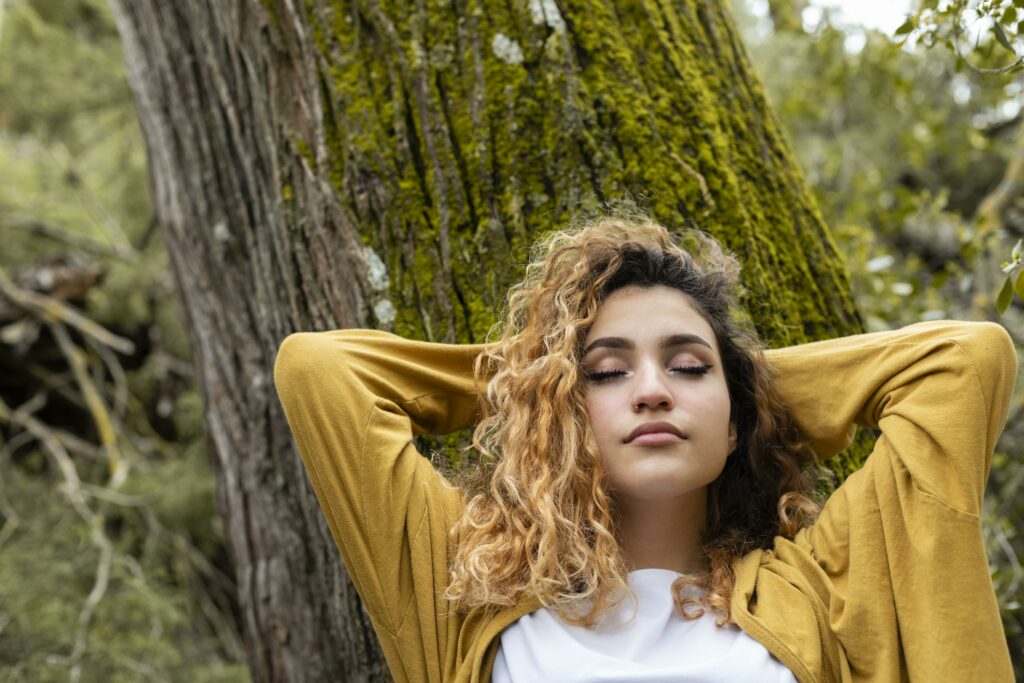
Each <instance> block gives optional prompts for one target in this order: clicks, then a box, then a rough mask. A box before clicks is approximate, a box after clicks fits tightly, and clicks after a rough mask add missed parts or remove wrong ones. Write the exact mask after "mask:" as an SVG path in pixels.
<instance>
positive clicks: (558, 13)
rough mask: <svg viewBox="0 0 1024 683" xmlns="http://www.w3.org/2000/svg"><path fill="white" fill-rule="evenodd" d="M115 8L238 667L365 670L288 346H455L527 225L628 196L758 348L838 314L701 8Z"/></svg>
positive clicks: (368, 0)
mask: <svg viewBox="0 0 1024 683" xmlns="http://www.w3.org/2000/svg"><path fill="white" fill-rule="evenodd" d="M111 1H112V6H113V9H114V13H115V16H116V18H117V23H118V27H119V30H120V32H121V34H122V37H123V39H124V45H125V59H126V63H127V66H128V72H129V78H130V81H131V84H132V88H133V90H134V92H135V96H136V100H137V103H138V109H139V116H140V119H141V122H142V128H143V131H144V135H145V139H146V143H147V147H148V152H149V163H150V175H151V184H152V191H153V195H154V204H155V206H156V211H157V219H158V220H159V224H160V225H161V226H162V227H163V231H164V234H165V238H166V241H167V246H168V249H169V251H170V255H171V262H172V264H173V269H174V275H175V278H176V281H177V284H178V286H179V289H180V292H181V297H182V302H183V307H184V311H185V317H186V320H187V324H188V326H189V331H190V335H191V339H192V343H193V349H194V360H195V364H196V367H197V372H198V376H199V378H200V382H201V385H202V391H203V396H204V399H205V410H206V424H207V428H208V430H209V434H210V439H211V442H212V449H213V453H214V454H215V456H214V457H215V472H216V476H217V492H218V508H219V512H220V514H221V515H222V517H223V520H224V524H225V530H226V534H227V537H228V539H229V543H230V546H231V552H232V558H233V562H234V567H235V571H236V577H237V581H238V591H239V593H238V597H239V605H240V612H241V618H242V621H243V631H244V634H245V638H246V642H247V647H248V656H249V665H250V668H251V670H252V673H253V678H254V680H257V681H321V680H338V681H341V680H344V681H371V680H372V681H378V680H388V675H387V671H386V668H385V666H384V663H383V659H382V657H381V655H380V650H379V647H378V646H377V644H376V638H375V636H374V634H373V632H372V628H371V625H370V622H369V620H368V618H367V617H366V615H365V613H363V611H362V610H361V607H360V603H359V600H358V597H357V596H356V594H355V593H354V591H353V589H352V587H351V584H350V583H349V582H348V579H347V574H346V573H345V571H344V568H343V566H342V563H341V560H340V556H339V554H338V552H337V550H336V548H335V547H334V544H333V542H332V539H331V537H330V533H329V531H328V529H327V526H326V524H325V522H324V520H323V517H322V515H321V513H320V509H319V506H318V504H317V501H316V499H315V497H314V496H313V494H312V491H311V489H310V487H309V486H308V483H307V481H306V477H305V473H304V472H303V470H302V465H301V461H300V459H299V458H298V456H297V454H296V452H295V450H294V448H293V446H292V442H291V439H290V437H289V432H288V428H287V425H286V423H285V420H284V417H283V414H282V412H281V409H280V407H279V406H278V404H277V402H276V399H275V397H274V392H273V387H272V386H271V370H272V365H273V360H274V353H275V350H276V348H277V346H278V344H279V342H280V341H281V340H282V339H283V338H284V337H285V336H286V335H287V334H288V333H290V332H293V331H296V330H324V329H330V328H336V327H352V326H369V327H379V328H383V329H389V330H393V331H395V332H397V333H399V334H402V335H406V336H409V337H415V338H422V339H431V340H437V341H470V340H479V339H481V338H482V336H483V335H484V333H485V332H486V331H487V330H488V328H489V327H490V326H491V324H492V323H493V322H494V320H495V319H496V315H497V311H498V310H499V309H500V307H501V304H502V301H503V298H504V293H505V291H506V289H507V287H508V285H509V284H511V283H512V282H514V281H515V280H517V279H518V278H519V277H520V276H521V272H522V265H523V263H524V261H525V259H526V250H527V248H528V245H529V244H530V243H531V242H532V241H533V239H534V238H535V237H536V236H537V235H538V234H540V233H543V232H545V231H547V230H550V229H552V228H555V227H558V226H561V225H564V224H565V223H566V221H568V220H569V219H570V218H572V217H574V216H579V215H586V214H589V213H593V212H594V211H596V210H599V209H600V208H601V206H602V203H603V202H606V201H613V200H616V199H618V198H621V197H624V196H627V197H631V198H632V199H633V200H634V201H637V202H639V203H641V204H642V205H644V206H645V207H646V208H647V209H648V210H649V211H650V212H651V213H652V214H653V215H654V217H655V218H656V219H657V220H659V221H661V222H663V223H665V224H667V225H670V226H684V225H689V226H698V227H701V228H703V229H706V230H708V231H710V232H711V233H713V234H715V235H716V236H717V237H718V238H719V239H721V240H722V241H723V242H724V243H725V244H726V246H727V247H729V248H731V249H732V250H734V251H735V252H736V253H737V254H738V255H739V256H740V257H741V260H742V261H743V264H744V269H745V282H746V285H747V288H748V295H747V296H746V299H745V303H746V306H747V310H748V312H749V314H750V316H751V318H752V320H753V321H754V323H755V325H756V326H757V327H758V329H759V330H760V331H761V333H762V335H763V336H764V337H765V339H766V340H767V341H768V342H769V343H770V344H773V345H780V344H787V343H796V342H800V341H805V340H809V339H814V338H821V337H826V336H835V335H838V334H843V333H852V332H856V331H859V330H860V329H861V327H860V320H859V317H858V315H857V312H856V310H855V309H854V306H853V304H852V301H851V298H850V296H849V288H848V284H847V279H846V276H845V273H844V270H843V266H842V264H841V262H840V260H839V258H838V256H837V254H836V251H835V248H834V246H833V243H832V241H831V238H830V237H829V234H828V231H827V229H826V227H825V225H824V224H823V222H822V219H821V216H820V214H819V212H818V210H817V208H816V206H815V204H814V201H813V199H812V197H811V194H810V192H809V191H808V188H807V186H806V184H805V182H804V180H803V178H802V176H801V174H800V172H799V170H798V168H797V167H796V164H795V163H794V161H793V158H792V155H791V153H790V151H789V149H788V146H787V144H786V142H785V140H784V136H783V134H782V132H781V129H780V126H779V125H778V123H777V121H776V119H775V116H774V114H773V113H772V112H771V110H770V108H769V107H768V105H767V103H766V102H765V98H764V93H763V91H762V88H761V85H760V83H759V81H758V79H757V77H756V75H755V74H754V73H753V71H752V69H751V67H750V64H749V63H748V60H747V57H746V55H745V53H744V50H743V46H742V45H741V44H740V42H739V38H738V34H737V31H736V29H735V27H734V26H733V24H732V22H731V20H730V18H729V16H728V14H727V12H726V10H725V9H724V8H723V6H722V5H721V4H719V3H718V2H714V1H713V0H677V1H676V2H657V1H653V0H651V1H640V0H626V1H614V2H613V0H590V1H580V0H516V1H515V2H507V3H498V2H491V3H486V4H481V3H479V2H476V1H467V0H450V1H448V2H435V1H433V0H416V1H414V2H382V1H381V0H351V1H348V2H342V1H338V0H306V2H298V1H297V0H265V1H264V2H262V3H260V2H255V1H254V0H223V1H218V2H204V1H201V0H176V1H175V2H163V1H161V0H111Z"/></svg>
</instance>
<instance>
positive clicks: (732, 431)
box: [729, 422, 736, 455]
mask: <svg viewBox="0 0 1024 683" xmlns="http://www.w3.org/2000/svg"><path fill="white" fill-rule="evenodd" d="M735 450H736V423H735V422H730V423H729V455H732V454H733V452H734V451H735Z"/></svg>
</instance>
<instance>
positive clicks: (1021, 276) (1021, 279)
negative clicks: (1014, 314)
mask: <svg viewBox="0 0 1024 683" xmlns="http://www.w3.org/2000/svg"><path fill="white" fill-rule="evenodd" d="M1013 291H1014V293H1015V294H1016V295H1017V296H1018V297H1019V298H1021V299H1024V270H1022V271H1020V272H1019V273H1017V279H1016V281H1014V283H1013Z"/></svg>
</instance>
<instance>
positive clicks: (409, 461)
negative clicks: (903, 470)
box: [274, 330, 483, 681]
mask: <svg viewBox="0 0 1024 683" xmlns="http://www.w3.org/2000/svg"><path fill="white" fill-rule="evenodd" d="M482 348H483V347H482V346H474V345H448V344H432V343H426V342H417V341H410V340H406V339H402V338H400V337H397V336H395V335H392V334H388V333H385V332H379V331H374V330H338V331H332V332H317V333H297V334H293V335H291V336H289V337H288V338H287V339H285V340H284V342H283V343H282V344H281V347H280V349H279V351H278V355H277V360H276V362H275V366H274V382H275V385H276V389H277V392H278V396H279V397H280V399H281V404H282V406H283V407H284V412H285V416H286V417H287V420H288V424H289V426H290V427H291V430H292V433H293V435H294V437H295V442H296V444H297V445H298V450H299V453H300V454H301V456H302V460H303V463H304V464H305V467H306V471H307V473H308V475H309V480H310V482H311V483H312V485H313V489H314V491H315V492H316V495H317V499H318V500H319V502H320V506H321V507H322V508H323V511H324V515H325V516H326V518H327V522H328V525H329V526H330V530H331V533H332V535H333V537H334V540H335V542H336V544H337V545H338V548H339V549H340V550H341V555H342V558H343V559H344V562H345V567H346V569H347V570H348V572H349V575H350V576H351V577H352V581H353V584H354V585H355V587H356V589H357V591H358V592H359V595H360V597H361V598H362V600H363V604H364V606H365V607H366V610H367V612H368V614H369V615H370V617H371V619H372V620H373V623H374V626H375V628H376V629H377V633H378V635H379V636H380V638H381V645H382V646H383V648H384V650H385V654H386V655H387V656H388V664H389V666H390V667H391V669H392V673H393V674H394V675H395V677H396V679H398V680H403V679H405V680H424V681H426V680H436V679H437V676H439V675H440V671H441V670H442V665H443V663H442V662H440V661H438V657H439V653H440V652H443V651H444V650H443V647H442V646H443V645H444V642H443V641H444V639H445V638H446V634H445V633H444V628H443V623H444V622H443V620H442V619H441V616H439V615H442V614H443V613H444V612H445V611H446V610H445V606H444V605H443V604H440V603H437V604H435V602H436V601H437V599H438V591H439V590H443V589H444V587H445V586H446V584H447V567H446V565H447V552H448V547H447V530H448V528H449V527H450V522H451V521H452V519H453V517H454V516H455V515H457V514H459V513H460V511H461V498H460V496H459V494H458V492H457V491H454V490H452V489H447V488H445V487H444V482H443V478H442V476H441V475H440V474H439V473H438V472H437V471H436V470H435V469H434V468H433V466H432V465H431V464H430V462H429V460H427V459H426V458H424V457H423V456H422V455H421V454H420V453H419V452H418V451H417V450H416V448H415V447H414V445H413V443H412V437H413V435H414V434H421V433H432V434H444V433H448V432H452V431H455V430H457V429H460V428H463V427H466V426H468V425H470V424H471V423H472V422H473V421H474V420H475V418H476V411H477V390H476V385H475V382H474V379H473V375H472V363H473V359H474V358H475V357H476V356H477V354H478V353H480V351H481V350H482Z"/></svg>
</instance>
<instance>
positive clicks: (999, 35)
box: [992, 21, 1017, 55]
mask: <svg viewBox="0 0 1024 683" xmlns="http://www.w3.org/2000/svg"><path fill="white" fill-rule="evenodd" d="M992 32H993V33H995V34H996V40H997V41H999V44H1000V45H1002V46H1003V47H1005V48H1006V49H1007V50H1009V51H1010V52H1012V53H1013V54H1014V55H1016V54H1017V51H1016V50H1015V49H1013V43H1011V42H1010V39H1009V37H1008V36H1007V35H1006V31H1004V30H1003V25H1002V24H1000V23H999V22H998V21H997V22H995V23H994V24H992Z"/></svg>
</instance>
